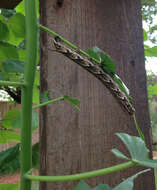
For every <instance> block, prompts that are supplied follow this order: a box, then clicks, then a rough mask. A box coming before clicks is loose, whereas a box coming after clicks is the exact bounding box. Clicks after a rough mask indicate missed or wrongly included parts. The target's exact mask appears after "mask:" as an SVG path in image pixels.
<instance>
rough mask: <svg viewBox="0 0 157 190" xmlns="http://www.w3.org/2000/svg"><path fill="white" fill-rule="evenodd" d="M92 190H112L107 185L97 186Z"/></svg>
mask: <svg viewBox="0 0 157 190" xmlns="http://www.w3.org/2000/svg"><path fill="white" fill-rule="evenodd" d="M92 190H112V188H111V187H109V186H108V185H107V184H99V185H98V186H97V187H95V188H94V189H92Z"/></svg>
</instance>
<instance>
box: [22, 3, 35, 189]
mask: <svg viewBox="0 0 157 190" xmlns="http://www.w3.org/2000/svg"><path fill="white" fill-rule="evenodd" d="M25 15H26V17H25V21H26V24H25V26H26V66H25V71H24V84H26V85H25V86H24V87H22V111H21V114H22V116H21V117H22V119H21V120H22V121H21V124H22V129H21V179H20V189H21V190H31V181H30V180H28V179H26V178H24V174H25V173H26V172H28V171H29V170H30V169H31V168H32V94H33V84H34V78H35V71H36V63H37V36H38V26H37V16H36V1H35V0H25Z"/></svg>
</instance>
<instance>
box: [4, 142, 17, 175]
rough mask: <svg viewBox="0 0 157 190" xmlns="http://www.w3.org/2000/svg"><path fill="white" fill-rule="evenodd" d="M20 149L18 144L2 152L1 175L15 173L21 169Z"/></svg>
mask: <svg viewBox="0 0 157 190" xmlns="http://www.w3.org/2000/svg"><path fill="white" fill-rule="evenodd" d="M19 147H20V144H17V145H15V146H13V147H11V148H9V149H7V150H5V151H2V152H0V175H4V174H8V173H15V172H17V170H18V169H19V168H20V162H19V156H20V152H19Z"/></svg>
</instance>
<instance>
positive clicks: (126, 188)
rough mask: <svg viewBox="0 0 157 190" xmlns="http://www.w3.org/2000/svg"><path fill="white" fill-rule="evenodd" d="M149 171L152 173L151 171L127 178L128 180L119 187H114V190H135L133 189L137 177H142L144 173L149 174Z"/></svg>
mask: <svg viewBox="0 0 157 190" xmlns="http://www.w3.org/2000/svg"><path fill="white" fill-rule="evenodd" d="M148 171H150V169H147V170H143V171H140V172H138V173H137V174H135V175H133V176H131V177H129V178H127V179H126V180H124V181H123V182H122V183H120V184H119V185H118V186H116V187H114V188H113V190H133V187H134V183H133V181H134V179H135V178H136V177H138V175H140V174H142V173H145V172H148Z"/></svg>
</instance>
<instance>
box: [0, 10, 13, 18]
mask: <svg viewBox="0 0 157 190" xmlns="http://www.w3.org/2000/svg"><path fill="white" fill-rule="evenodd" d="M15 13H16V12H15V10H13V9H1V13H0V14H1V15H3V16H4V17H5V18H9V17H11V16H13V15H14V14H15Z"/></svg>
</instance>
